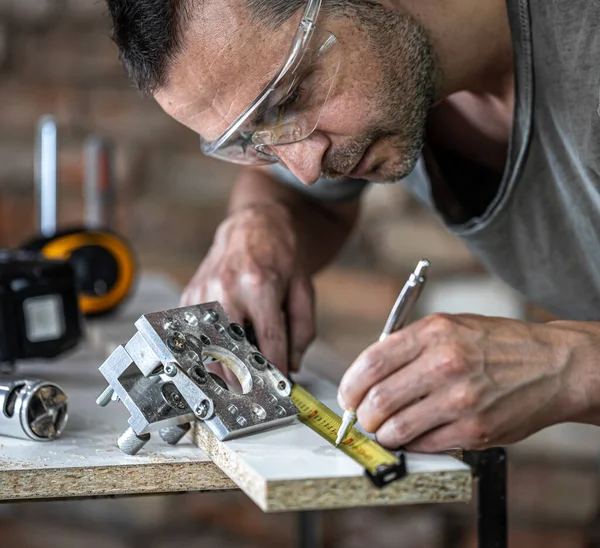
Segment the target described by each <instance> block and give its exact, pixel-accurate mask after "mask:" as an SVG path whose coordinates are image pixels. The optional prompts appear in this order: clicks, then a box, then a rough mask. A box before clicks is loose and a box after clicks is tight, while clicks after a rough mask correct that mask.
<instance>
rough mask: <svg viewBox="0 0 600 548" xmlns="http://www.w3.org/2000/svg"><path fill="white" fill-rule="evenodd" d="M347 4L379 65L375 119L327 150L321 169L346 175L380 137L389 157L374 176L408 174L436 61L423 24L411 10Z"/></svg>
mask: <svg viewBox="0 0 600 548" xmlns="http://www.w3.org/2000/svg"><path fill="white" fill-rule="evenodd" d="M347 9H348V10H349V13H348V15H351V14H352V16H353V17H354V18H355V20H358V21H359V25H360V26H361V27H362V28H363V30H364V31H365V35H366V37H367V40H368V42H369V45H370V46H371V51H372V53H373V55H375V57H376V58H377V59H378V60H379V62H380V65H381V82H380V84H379V86H378V89H377V90H376V92H375V94H376V101H375V104H376V108H375V112H377V118H378V120H376V121H375V122H374V123H372V128H373V129H371V130H370V131H367V132H366V133H365V134H364V135H362V136H360V137H357V138H354V139H352V140H351V141H350V142H348V143H346V144H345V145H344V146H342V147H338V148H337V149H335V150H331V151H330V152H329V153H328V154H327V156H326V158H325V159H324V160H325V161H324V165H323V171H322V175H323V177H326V178H333V179H337V178H340V177H344V176H347V175H348V173H349V172H350V171H352V169H353V168H354V167H355V166H356V164H357V162H358V161H359V160H360V158H361V157H362V156H363V154H364V153H365V151H366V150H367V149H368V148H369V147H370V146H371V145H372V144H373V143H374V142H376V141H380V140H383V139H385V140H386V144H387V145H388V146H389V148H390V149H392V150H394V157H393V158H389V159H386V161H385V162H383V164H382V165H381V167H380V168H379V170H378V177H377V182H380V183H393V182H396V181H399V180H401V179H403V178H405V177H406V176H407V175H409V174H410V173H411V172H412V171H413V170H414V168H415V166H416V164H417V162H418V160H419V156H420V154H421V150H422V148H423V145H424V142H425V124H426V120H427V114H428V112H429V109H430V108H431V106H432V105H433V103H434V101H435V99H436V95H437V85H438V82H439V79H440V70H439V64H438V62H437V59H436V56H435V53H434V50H433V47H432V46H431V42H430V40H429V37H428V35H427V32H426V30H425V28H424V27H423V26H422V25H421V24H420V23H418V22H417V21H416V20H415V19H414V18H412V17H411V16H410V15H408V14H401V13H397V12H395V11H392V10H389V9H387V8H384V7H383V6H381V5H379V4H371V3H369V2H367V3H365V2H361V1H360V0H348V7H347ZM350 12H351V13H350Z"/></svg>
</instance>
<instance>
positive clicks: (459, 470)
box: [194, 374, 472, 512]
mask: <svg viewBox="0 0 600 548" xmlns="http://www.w3.org/2000/svg"><path fill="white" fill-rule="evenodd" d="M298 381H299V382H300V383H301V384H302V385H303V386H305V387H306V388H307V389H308V390H309V391H310V392H311V393H312V394H313V395H315V396H316V397H318V398H319V399H320V400H321V401H323V402H324V403H325V404H326V405H328V406H329V407H331V408H332V409H334V410H335V411H337V412H338V413H341V410H340V409H339V407H338V406H337V403H336V402H335V387H334V386H333V385H332V384H330V383H329V382H327V381H324V380H323V379H320V378H318V377H316V376H314V375H312V374H305V375H304V376H300V377H299V378H298ZM194 439H195V442H196V444H197V445H198V446H199V447H201V448H202V449H203V450H204V451H205V452H206V453H207V454H208V455H209V457H210V458H211V459H212V460H213V461H214V462H215V463H216V464H217V465H218V466H219V467H220V468H221V469H222V470H223V471H224V472H225V473H226V474H227V475H228V476H229V477H230V478H231V479H232V480H233V481H234V482H235V483H236V484H237V485H238V486H239V487H240V488H241V489H242V490H243V491H244V492H245V493H246V494H247V495H248V496H249V497H250V498H252V500H254V502H255V503H256V504H257V505H258V506H259V507H260V508H261V509H262V510H263V511H265V512H279V511H291V510H317V509H332V508H344V507H358V506H379V505H392V504H393V505H398V504H421V503H437V502H457V501H469V500H470V499H471V495H472V474H471V470H470V468H469V467H468V466H467V465H466V464H464V463H463V462H461V461H459V460H457V459H455V458H453V457H451V456H448V455H425V454H415V453H408V454H407V468H408V475H407V476H406V477H405V478H403V479H402V480H400V481H397V482H395V483H393V484H391V485H388V486H386V487H385V488H383V489H377V488H375V487H374V486H373V485H372V484H371V482H370V481H369V480H368V479H367V478H366V477H365V476H364V474H363V469H362V468H361V467H360V466H359V465H358V464H356V463H355V462H354V461H353V460H352V459H350V458H349V457H347V456H346V455H344V454H343V453H341V452H340V451H338V450H337V449H335V448H334V447H332V446H331V445H330V444H328V443H327V442H326V441H325V440H323V439H322V438H321V437H319V436H318V435H317V434H316V433H314V432H313V431H312V430H310V429H309V428H308V427H306V426H305V425H303V424H302V423H300V422H299V421H296V422H295V423H294V424H292V425H289V426H285V427H282V428H278V429H273V430H269V431H265V432H263V433H259V434H254V435H252V436H248V437H243V438H240V439H237V440H231V441H227V442H220V441H218V440H217V439H216V438H215V437H214V435H213V434H212V432H210V430H208V429H207V428H206V427H204V426H202V425H201V424H199V425H198V426H197V427H196V431H195V436H194Z"/></svg>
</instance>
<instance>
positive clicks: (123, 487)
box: [0, 461, 237, 501]
mask: <svg viewBox="0 0 600 548" xmlns="http://www.w3.org/2000/svg"><path fill="white" fill-rule="evenodd" d="M199 472H201V473H199ZM232 489H237V485H236V484H235V483H234V482H233V481H232V480H231V479H230V478H228V477H227V476H226V475H225V474H224V473H223V472H222V470H221V469H220V468H219V467H218V466H216V465H215V464H214V463H212V462H209V461H206V462H201V463H198V462H189V463H188V462H184V463H169V464H147V465H143V466H139V465H136V464H132V465H123V466H93V467H81V468H47V469H44V470H27V469H25V470H24V469H13V470H5V471H2V472H0V501H1V500H5V501H8V500H24V499H53V498H70V497H94V496H107V495H135V494H154V493H155V494H160V493H169V492H185V491H190V492H191V491H204V490H215V491H218V490H232Z"/></svg>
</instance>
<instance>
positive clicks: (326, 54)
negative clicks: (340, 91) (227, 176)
mask: <svg viewBox="0 0 600 548" xmlns="http://www.w3.org/2000/svg"><path fill="white" fill-rule="evenodd" d="M315 38H316V40H314V41H313V44H314V45H313V46H312V47H311V48H310V49H308V50H307V51H306V53H305V54H304V55H303V59H302V62H301V63H300V64H299V65H298V66H297V67H296V68H295V69H294V70H292V71H291V72H290V73H289V74H288V75H286V76H285V77H284V78H283V80H282V81H281V82H280V83H279V85H278V86H277V87H276V88H274V89H273V90H272V91H271V92H270V93H269V94H268V95H266V96H265V97H263V100H262V101H261V103H260V104H259V105H257V106H256V108H255V109H254V110H253V111H252V113H249V116H248V119H247V120H246V121H245V122H244V124H243V125H242V126H241V128H240V129H239V130H237V131H235V132H234V133H233V134H232V135H231V136H230V137H229V139H227V140H226V141H225V142H223V143H222V144H221V146H219V147H218V148H217V149H216V150H214V149H213V148H214V147H213V146H212V144H211V143H206V142H204V141H203V140H202V139H201V143H202V149H203V151H204V153H205V154H208V155H210V156H214V157H217V158H219V159H221V160H225V161H228V162H234V163H238V164H246V165H261V164H271V163H276V162H277V161H278V158H277V156H276V154H275V152H274V150H273V149H272V148H270V147H273V146H281V145H286V144H291V143H296V142H298V141H301V140H303V139H306V138H307V137H308V136H309V135H310V134H311V133H312V132H313V131H314V130H315V128H316V126H317V124H318V122H319V118H320V116H321V112H322V110H323V107H324V106H325V103H326V102H327V99H328V97H329V95H330V93H331V89H332V87H333V83H334V81H335V77H336V75H337V72H338V68H339V64H340V57H341V52H340V46H339V44H338V42H337V40H336V38H335V36H334V35H333V34H331V33H326V34H325V35H324V36H320V37H318V36H315Z"/></svg>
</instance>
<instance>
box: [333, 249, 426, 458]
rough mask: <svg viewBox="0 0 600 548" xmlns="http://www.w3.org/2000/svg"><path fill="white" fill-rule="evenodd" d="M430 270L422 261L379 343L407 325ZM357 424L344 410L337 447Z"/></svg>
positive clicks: (353, 416)
mask: <svg viewBox="0 0 600 548" xmlns="http://www.w3.org/2000/svg"><path fill="white" fill-rule="evenodd" d="M428 269H429V261H428V260H427V259H422V260H420V261H419V264H418V265H417V267H416V268H415V270H414V272H413V273H412V274H411V275H410V276H409V278H408V280H407V281H406V283H405V284H404V287H403V288H402V290H401V291H400V294H399V295H398V298H397V299H396V302H395V303H394V307H393V308H392V311H391V312H390V315H389V316H388V319H387V321H386V323H385V326H384V328H383V332H382V333H381V335H380V337H379V342H381V341H384V340H385V339H387V337H388V336H389V335H391V334H392V333H393V332H394V331H397V330H398V329H400V328H402V327H403V326H404V325H405V324H406V322H407V320H408V318H409V316H410V314H411V313H412V310H413V307H414V305H415V303H416V302H417V300H418V298H419V296H420V295H421V292H422V291H423V286H424V285H425V281H426V274H427V271H428ZM355 424H356V411H354V410H352V409H347V410H344V415H343V416H342V424H341V426H340V429H339V431H338V435H337V438H336V440H335V446H336V447H338V446H339V444H340V443H342V440H343V439H344V437H345V436H346V434H347V433H348V431H349V430H350V428H352V427H353V426H354V425H355Z"/></svg>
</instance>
